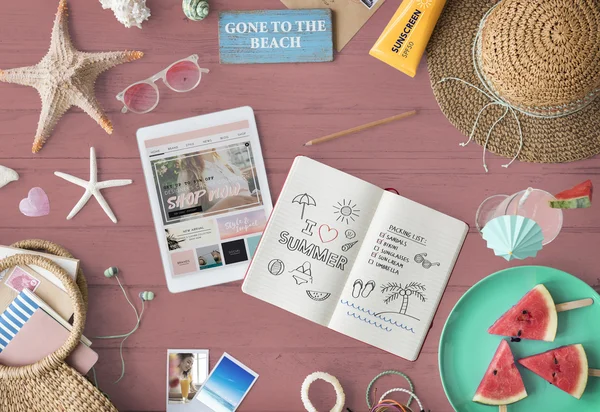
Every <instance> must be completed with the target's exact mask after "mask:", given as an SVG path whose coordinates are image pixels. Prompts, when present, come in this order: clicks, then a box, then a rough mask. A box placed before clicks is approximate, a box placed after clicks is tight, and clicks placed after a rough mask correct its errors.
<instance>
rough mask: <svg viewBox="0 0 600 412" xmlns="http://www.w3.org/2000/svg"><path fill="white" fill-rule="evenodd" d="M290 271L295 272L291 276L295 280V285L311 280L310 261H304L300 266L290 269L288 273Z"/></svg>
mask: <svg viewBox="0 0 600 412" xmlns="http://www.w3.org/2000/svg"><path fill="white" fill-rule="evenodd" d="M292 272H296V274H295V275H293V276H292V277H293V278H294V280H295V281H296V285H302V284H303V283H309V282H310V283H312V282H313V277H312V268H311V266H310V262H304V263H303V264H302V265H301V266H298V267H297V268H296V269H294V270H291V271H290V273H292Z"/></svg>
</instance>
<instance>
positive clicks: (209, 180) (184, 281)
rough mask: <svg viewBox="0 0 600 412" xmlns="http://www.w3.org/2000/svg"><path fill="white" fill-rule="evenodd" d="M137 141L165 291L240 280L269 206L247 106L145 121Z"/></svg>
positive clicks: (269, 196)
mask: <svg viewBox="0 0 600 412" xmlns="http://www.w3.org/2000/svg"><path fill="white" fill-rule="evenodd" d="M137 140H138V146H139V150H140V155H141V158H142V166H143V170H144V177H145V180H146V188H147V189H148V196H149V197H150V206H151V208H152V216H153V218H154V225H155V227H156V236H157V238H158V245H159V247H160V254H161V258H162V262H163V266H164V270H165V276H166V279H167V286H168V288H169V290H170V291H171V292H173V293H177V292H183V291H186V290H192V289H198V288H202V287H206V286H211V285H215V284H219V283H225V282H231V281H234V280H239V279H242V278H243V277H244V274H245V273H246V269H247V267H248V263H249V261H250V259H251V258H252V256H253V254H254V252H255V250H256V247H257V245H258V241H259V240H260V236H261V234H262V232H263V230H264V228H265V225H266V223H267V218H268V217H269V215H270V214H271V211H272V209H273V203H272V200H271V195H270V193H269V184H268V182H267V174H266V172H265V165H264V160H263V157H262V152H261V148H260V141H259V137H258V130H257V129H256V120H255V118H254V111H253V110H252V109H251V108H250V107H240V108H237V109H232V110H225V111H222V112H218V113H212V114H207V115H204V116H198V117H192V118H189V119H184V120H179V121H175V122H170V123H164V124H159V125H156V126H150V127H145V128H142V129H139V130H138V132H137Z"/></svg>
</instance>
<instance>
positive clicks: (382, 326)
mask: <svg viewBox="0 0 600 412" xmlns="http://www.w3.org/2000/svg"><path fill="white" fill-rule="evenodd" d="M346 315H348V316H350V317H351V318H354V319H358V320H362V321H363V322H365V323H367V324H369V325H372V326H375V327H376V328H379V329H381V330H384V331H386V332H391V331H392V329H390V328H388V327H387V326H386V327H384V325H382V324H381V323H377V322H373V321H372V320H369V319H367V318H363V317H362V316H360V315H359V314H358V313H356V312H350V311H347V312H346Z"/></svg>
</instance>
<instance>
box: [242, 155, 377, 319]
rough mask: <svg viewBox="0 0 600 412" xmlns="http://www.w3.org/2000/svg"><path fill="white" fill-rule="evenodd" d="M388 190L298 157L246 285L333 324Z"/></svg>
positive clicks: (298, 311)
mask: <svg viewBox="0 0 600 412" xmlns="http://www.w3.org/2000/svg"><path fill="white" fill-rule="evenodd" d="M382 193H383V190H382V189H380V188H378V187H377V186H374V185H372V184H370V183H367V182H364V181H362V180H360V179H357V178H355V177H353V176H350V175H348V174H346V173H344V172H340V171H339V170H336V169H333V168H331V167H329V166H326V165H324V164H322V163H319V162H317V161H314V160H312V159H309V158H307V157H297V158H296V160H295V161H294V164H293V166H292V168H291V170H290V174H289V176H288V179H287V181H286V183H285V185H284V187H283V190H282V192H281V195H280V196H279V200H278V202H277V205H276V206H275V209H274V210H273V214H272V215H271V218H270V219H269V223H268V224H267V227H266V229H265V232H264V234H263V237H262V239H261V241H260V244H259V246H258V249H257V251H256V254H255V256H254V259H253V260H252V263H251V264H250V268H249V269H248V274H247V275H246V280H245V281H244V285H243V286H242V290H243V291H244V292H245V293H247V294H249V295H252V296H255V297H257V298H259V299H262V300H264V301H266V302H269V303H271V304H273V305H276V306H279V307H281V308H283V309H285V310H288V311H290V312H292V313H295V314H297V315H299V316H302V317H304V318H307V319H310V320H312V321H313V322H317V323H320V324H322V325H327V323H329V320H330V318H331V315H332V313H333V310H334V308H335V306H336V302H337V301H338V299H339V296H340V293H341V291H342V287H343V285H344V283H345V282H346V279H347V277H348V274H349V272H350V270H351V268H352V265H353V264H354V260H355V258H356V255H357V253H358V250H359V249H360V246H361V245H362V242H363V239H364V236H365V234H366V232H367V229H368V228H369V225H370V223H371V219H372V218H373V215H374V212H375V210H376V208H377V205H378V204H379V200H380V198H381V196H382Z"/></svg>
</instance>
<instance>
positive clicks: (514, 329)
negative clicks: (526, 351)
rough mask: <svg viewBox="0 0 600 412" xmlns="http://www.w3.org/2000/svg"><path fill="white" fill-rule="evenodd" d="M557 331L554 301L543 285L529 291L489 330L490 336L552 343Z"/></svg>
mask: <svg viewBox="0 0 600 412" xmlns="http://www.w3.org/2000/svg"><path fill="white" fill-rule="evenodd" d="M557 329H558V317H557V315H556V306H555V305H554V299H552V296H551V295H550V292H548V289H546V287H545V286H544V285H537V286H536V287H534V288H533V289H531V290H530V291H529V292H527V294H526V295H525V296H523V298H521V300H520V301H518V302H517V304H516V305H515V306H513V307H512V308H511V309H509V310H508V312H506V313H505V314H504V315H502V316H501V317H500V319H498V320H497V321H496V322H495V323H494V324H493V325H492V326H491V327H490V328H489V329H488V332H489V333H491V334H492V335H500V336H511V337H513V338H514V339H516V340H517V341H518V340H519V339H531V340H545V341H547V342H553V341H554V338H556V330H557Z"/></svg>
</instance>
